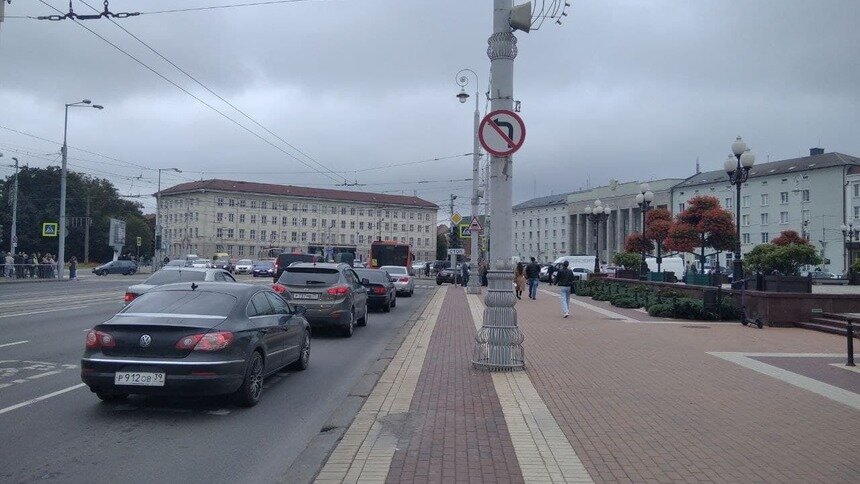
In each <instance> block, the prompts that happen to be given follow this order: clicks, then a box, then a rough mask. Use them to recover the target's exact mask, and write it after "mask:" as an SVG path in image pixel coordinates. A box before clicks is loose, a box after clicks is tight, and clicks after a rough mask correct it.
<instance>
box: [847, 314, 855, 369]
mask: <svg viewBox="0 0 860 484" xmlns="http://www.w3.org/2000/svg"><path fill="white" fill-rule="evenodd" d="M845 334H846V335H847V336H848V363H845V366H856V365H854V325H853V324H851V321H849V322H848V327H847V328H846V331H845Z"/></svg>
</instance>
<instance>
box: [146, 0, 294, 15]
mask: <svg viewBox="0 0 860 484" xmlns="http://www.w3.org/2000/svg"><path fill="white" fill-rule="evenodd" d="M307 1H310V0H270V1H267V2H250V3H234V4H230V5H211V6H208V7H191V8H175V9H171V10H156V11H154V12H140V14H141V15H157V14H163V13H181V12H198V11H201V10H218V9H223V8H239V7H256V6H261V5H276V4H282V3H298V2H307Z"/></svg>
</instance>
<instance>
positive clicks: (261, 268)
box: [251, 260, 275, 277]
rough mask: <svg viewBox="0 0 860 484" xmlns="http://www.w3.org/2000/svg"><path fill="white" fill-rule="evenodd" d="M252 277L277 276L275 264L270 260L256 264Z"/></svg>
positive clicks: (252, 270) (252, 269)
mask: <svg viewBox="0 0 860 484" xmlns="http://www.w3.org/2000/svg"><path fill="white" fill-rule="evenodd" d="M251 275H252V276H254V277H272V276H274V275H275V263H274V262H273V261H270V260H261V261H257V262H254V266H253V267H252V268H251Z"/></svg>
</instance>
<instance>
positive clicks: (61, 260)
mask: <svg viewBox="0 0 860 484" xmlns="http://www.w3.org/2000/svg"><path fill="white" fill-rule="evenodd" d="M68 134H69V105H68V104H66V117H65V122H64V123H63V148H62V151H63V166H62V168H61V170H60V226H59V229H58V230H57V232H58V233H59V237H60V241H59V246H58V247H57V278H58V279H62V278H63V265H64V264H65V262H66V261H65V258H66V162H67V161H68V155H69V145H68V143H67V142H66V140H67V138H68Z"/></svg>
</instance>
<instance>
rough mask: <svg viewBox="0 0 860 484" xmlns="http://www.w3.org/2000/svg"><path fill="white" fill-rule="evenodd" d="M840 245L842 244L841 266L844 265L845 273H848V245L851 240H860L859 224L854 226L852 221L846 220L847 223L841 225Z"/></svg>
mask: <svg viewBox="0 0 860 484" xmlns="http://www.w3.org/2000/svg"><path fill="white" fill-rule="evenodd" d="M841 228H842V246H843V251H842V252H843V255H842V256H843V257H844V259H843V264H842V265H843V266H844V267H845V273H846V274H847V273H848V269H849V267H848V263H849V260H848V245H849V244H851V243H852V242H856V241H858V240H860V225H858V226H856V227H855V226H854V222H848V225H844V224H843V225H842V227H841Z"/></svg>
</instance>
